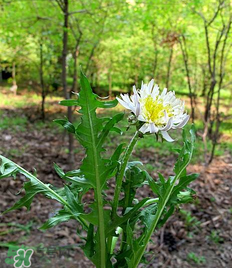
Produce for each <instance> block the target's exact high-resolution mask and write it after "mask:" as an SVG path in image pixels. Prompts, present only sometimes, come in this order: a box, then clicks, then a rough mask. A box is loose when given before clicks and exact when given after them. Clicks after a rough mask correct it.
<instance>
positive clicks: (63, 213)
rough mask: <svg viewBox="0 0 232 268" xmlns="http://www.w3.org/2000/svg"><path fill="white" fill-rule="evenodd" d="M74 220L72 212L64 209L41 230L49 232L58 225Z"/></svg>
mask: <svg viewBox="0 0 232 268" xmlns="http://www.w3.org/2000/svg"><path fill="white" fill-rule="evenodd" d="M72 218H73V215H72V214H71V213H70V212H67V211H66V210H64V209H62V210H59V212H58V213H57V214H56V215H55V216H54V217H52V218H50V219H49V220H47V221H46V222H45V223H44V224H43V225H42V226H41V227H40V229H41V230H47V229H49V228H52V227H54V226H56V225H57V224H59V223H61V222H64V221H68V220H70V219H72Z"/></svg>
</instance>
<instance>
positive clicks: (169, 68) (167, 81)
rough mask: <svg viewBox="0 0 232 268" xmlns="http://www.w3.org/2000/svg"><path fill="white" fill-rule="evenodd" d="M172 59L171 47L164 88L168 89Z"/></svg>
mask: <svg viewBox="0 0 232 268" xmlns="http://www.w3.org/2000/svg"><path fill="white" fill-rule="evenodd" d="M172 57H173V46H172V47H171V48H170V55H169V60H168V70H167V77H166V88H168V87H169V81H170V76H171V65H172Z"/></svg>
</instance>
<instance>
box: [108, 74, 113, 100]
mask: <svg viewBox="0 0 232 268" xmlns="http://www.w3.org/2000/svg"><path fill="white" fill-rule="evenodd" d="M108 83H109V97H110V98H111V97H112V76H111V71H110V70H109V74H108Z"/></svg>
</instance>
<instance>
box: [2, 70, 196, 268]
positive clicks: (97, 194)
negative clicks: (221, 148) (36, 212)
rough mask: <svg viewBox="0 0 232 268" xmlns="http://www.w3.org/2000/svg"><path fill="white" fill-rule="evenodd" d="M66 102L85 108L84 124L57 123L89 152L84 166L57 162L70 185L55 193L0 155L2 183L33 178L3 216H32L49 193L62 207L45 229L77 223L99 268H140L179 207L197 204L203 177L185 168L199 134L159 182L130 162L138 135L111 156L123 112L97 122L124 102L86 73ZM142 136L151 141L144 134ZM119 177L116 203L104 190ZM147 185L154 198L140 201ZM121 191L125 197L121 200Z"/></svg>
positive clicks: (187, 142)
mask: <svg viewBox="0 0 232 268" xmlns="http://www.w3.org/2000/svg"><path fill="white" fill-rule="evenodd" d="M61 104H62V105H65V106H80V110H79V113H80V114H81V118H80V122H79V124H77V125H73V124H71V123H70V122H68V120H66V119H58V120H55V122H56V123H58V124H59V125H61V126H62V127H63V128H64V129H65V130H67V131H68V132H69V133H71V134H73V135H75V137H76V139H77V140H78V141H79V143H80V144H81V145H82V147H83V148H84V150H85V157H84V159H83V160H82V163H81V166H80V168H79V169H78V170H71V171H68V172H65V171H63V170H62V169H61V167H59V166H58V165H57V164H54V169H55V171H56V173H57V174H58V176H59V177H60V178H61V179H62V180H63V182H64V186H63V187H61V188H55V187H53V186H52V185H49V184H45V183H43V182H42V181H40V180H39V179H38V178H37V176H36V174H35V175H34V174H31V173H29V172H28V171H26V170H25V169H23V168H22V167H20V166H19V165H17V164H15V163H14V162H12V161H11V160H9V159H7V158H5V157H4V156H0V159H1V163H0V179H1V178H6V177H10V176H13V177H15V176H16V175H17V174H18V173H20V174H22V175H24V176H25V177H26V179H27V182H26V183H24V190H25V195H24V196H23V197H22V198H21V199H20V200H19V201H17V202H16V203H15V205H13V207H11V208H9V209H8V210H7V211H5V212H4V213H6V212H9V211H12V210H14V209H20V208H22V207H23V206H25V207H26V208H27V209H28V210H29V209H30V207H31V204H32V201H33V199H34V197H35V195H36V194H43V195H45V196H46V197H47V198H50V199H54V200H56V201H57V202H59V203H60V204H61V205H62V208H61V209H60V210H59V211H57V213H56V214H55V215H54V216H52V217H51V218H50V219H48V220H47V221H46V222H45V223H44V224H43V225H42V226H41V229H42V230H46V229H48V228H51V227H54V226H56V225H57V224H59V223H61V222H65V221H68V220H70V219H75V220H76V221H78V222H79V223H80V224H81V226H82V230H83V232H85V234H86V235H85V236H84V237H82V238H83V240H84V241H85V245H84V246H83V250H84V252H85V254H86V256H87V257H88V258H89V259H90V260H91V261H92V262H93V263H94V264H95V266H96V267H97V268H110V267H111V268H113V267H114V268H126V267H129V268H136V267H137V266H138V264H139V263H140V261H141V259H142V257H143V254H144V251H145V248H146V246H147V244H148V243H149V241H150V237H151V235H152V234H153V232H154V230H155V228H157V227H160V226H162V224H164V223H165V222H166V221H167V220H168V218H169V217H170V215H171V214H172V213H173V212H174V210H175V208H176V207H179V206H180V205H181V204H183V203H187V202H189V201H191V200H192V197H193V194H194V191H192V190H191V189H190V188H188V185H189V183H191V182H192V181H194V180H195V179H196V178H197V175H196V174H190V175H188V174H187V172H186V167H187V165H188V164H189V162H190V160H191V157H192V154H193V148H194V143H195V133H194V128H193V127H192V128H191V129H190V140H189V138H188V137H187V134H186V132H185V131H183V146H182V148H181V149H178V150H176V152H177V153H178V158H177V161H176V164H175V167H174V174H175V175H174V176H171V177H169V178H167V179H165V178H164V176H163V175H162V174H159V179H153V178H152V177H151V176H150V175H149V174H148V172H147V171H146V170H145V168H144V166H143V165H142V163H141V162H139V161H134V162H129V157H130V155H131V153H132V150H133V148H134V146H135V144H136V141H137V140H138V139H140V138H141V135H140V133H139V132H138V131H136V133H135V135H134V137H133V138H132V140H131V143H130V144H129V145H128V146H127V148H126V149H124V145H123V144H119V145H118V146H117V147H116V149H115V150H114V152H113V154H112V155H110V156H109V157H108V158H106V157H105V154H106V152H105V148H104V146H105V143H106V142H107V140H108V139H107V136H108V135H109V133H110V132H111V131H113V132H116V133H117V134H121V130H120V129H119V128H117V127H115V125H116V124H117V123H119V122H120V121H121V120H122V119H123V116H124V114H122V113H120V114H116V115H113V116H112V117H111V118H102V117H98V116H97V114H96V109H97V108H104V109H108V108H112V107H115V105H117V100H113V101H103V100H99V98H98V96H97V95H96V94H94V93H93V92H92V89H91V87H90V84H89V81H88V80H87V78H86V77H85V76H84V74H83V73H81V90H80V93H79V95H78V98H77V99H72V100H65V101H61ZM142 138H144V139H145V136H143V137H142ZM112 177H114V178H115V187H116V190H115V192H117V191H119V192H118V195H117V194H115V196H114V200H113V202H111V201H109V198H107V195H106V192H105V191H106V190H107V189H108V186H109V185H108V179H109V178H112ZM120 180H121V182H120ZM144 185H149V186H150V188H151V190H152V192H153V195H154V197H152V198H149V197H147V198H144V199H142V200H138V199H137V193H138V192H139V191H140V190H141V189H142V187H143V186H144ZM89 190H92V191H93V192H94V200H93V202H87V203H83V201H82V200H83V197H84V196H85V194H86V193H87V192H88V191H89ZM120 193H121V194H122V196H123V197H122V198H121V199H120ZM108 208H110V209H108ZM119 211H121V212H120V213H119ZM118 243H120V245H118ZM112 258H114V260H116V262H115V263H112V262H111V260H112Z"/></svg>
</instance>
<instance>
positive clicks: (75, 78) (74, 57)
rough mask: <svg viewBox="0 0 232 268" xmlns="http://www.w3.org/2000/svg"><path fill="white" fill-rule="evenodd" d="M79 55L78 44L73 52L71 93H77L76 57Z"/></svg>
mask: <svg viewBox="0 0 232 268" xmlns="http://www.w3.org/2000/svg"><path fill="white" fill-rule="evenodd" d="M78 54H79V42H77V43H76V46H75V51H74V53H73V60H74V63H73V83H72V91H73V92H76V91H77V56H78Z"/></svg>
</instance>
